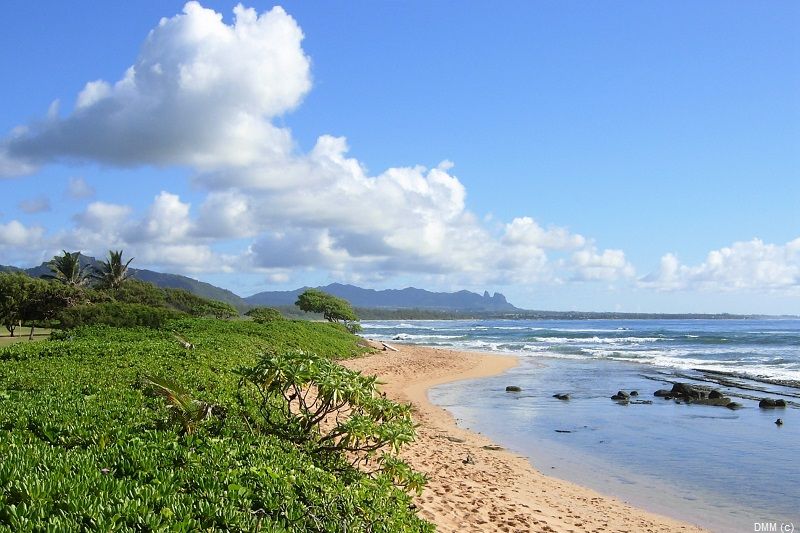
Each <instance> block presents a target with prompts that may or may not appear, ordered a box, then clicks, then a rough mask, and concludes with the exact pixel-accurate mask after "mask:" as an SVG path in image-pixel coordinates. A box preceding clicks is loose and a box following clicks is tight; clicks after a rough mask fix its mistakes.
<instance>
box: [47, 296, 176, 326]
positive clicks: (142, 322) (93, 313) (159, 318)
mask: <svg viewBox="0 0 800 533" xmlns="http://www.w3.org/2000/svg"><path fill="white" fill-rule="evenodd" d="M179 316H181V313H179V312H177V311H174V310H172V309H167V308H163V307H150V306H148V305H142V304H129V303H122V302H102V303H95V304H87V305H77V306H74V307H71V308H69V309H66V310H64V311H63V312H62V313H61V315H60V319H61V327H63V328H67V329H69V328H75V327H79V326H89V325H93V324H103V325H106V326H114V327H137V326H144V327H148V328H161V327H163V326H164V325H165V324H166V323H167V321H168V320H171V319H175V318H178V317H179Z"/></svg>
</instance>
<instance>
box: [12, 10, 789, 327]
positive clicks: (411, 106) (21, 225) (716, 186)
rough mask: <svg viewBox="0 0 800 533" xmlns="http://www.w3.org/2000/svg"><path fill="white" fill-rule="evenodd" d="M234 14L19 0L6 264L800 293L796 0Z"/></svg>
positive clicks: (542, 298) (725, 303)
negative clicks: (120, 264) (108, 261)
mask: <svg viewBox="0 0 800 533" xmlns="http://www.w3.org/2000/svg"><path fill="white" fill-rule="evenodd" d="M234 5H235V4H234V3H230V2H207V3H203V7H204V8H207V9H210V10H214V11H216V12H218V13H220V14H221V15H222V16H223V19H222V21H219V20H216V19H215V18H214V16H213V13H212V12H211V11H206V10H203V9H201V8H200V6H189V7H187V8H184V4H183V3H182V2H144V3H136V4H133V3H131V4H125V3H103V4H101V5H91V4H89V3H88V2H85V3H77V4H73V5H67V4H64V3H60V2H50V3H49V2H39V3H28V2H19V1H12V2H10V3H7V4H6V6H5V7H6V15H7V16H4V17H3V20H2V21H0V48H1V49H2V50H4V53H3V54H2V55H0V68H2V71H3V72H4V73H6V76H5V79H6V80H7V83H5V84H3V86H2V88H0V91H2V94H0V96H2V102H3V104H2V105H0V130H2V132H3V133H2V135H3V139H2V140H0V176H2V177H0V180H2V181H3V183H2V184H0V185H2V186H3V190H4V193H3V197H2V198H3V199H2V202H0V230H1V231H0V263H3V264H5V263H11V264H17V265H29V264H34V263H38V262H39V261H41V260H43V259H46V258H48V257H49V256H51V255H52V254H53V253H55V252H56V251H58V250H60V249H62V248H67V249H81V250H84V251H86V252H88V253H94V254H103V253H104V251H105V250H107V249H108V248H110V247H124V248H125V250H126V251H130V253H132V254H133V255H135V256H136V258H137V259H136V261H135V263H136V264H137V266H140V267H151V268H154V269H157V270H164V271H173V272H182V273H186V274H188V275H191V276H193V277H197V278H199V279H203V280H207V281H211V282H212V283H216V284H219V285H222V286H226V287H229V288H231V289H233V290H234V291H236V292H238V293H240V294H243V295H247V294H251V293H253V292H257V291H259V290H268V289H282V288H294V287H297V286H301V285H304V284H316V283H328V282H330V281H345V282H354V283H358V284H360V285H364V286H370V287H375V288H381V287H403V286H407V285H414V286H419V287H424V288H429V289H438V290H454V289H460V288H464V287H466V288H470V289H473V290H480V291H482V290H483V289H488V290H490V291H500V292H503V293H504V294H506V295H507V296H508V297H509V299H510V300H511V301H512V302H514V303H515V304H517V305H520V306H524V307H529V308H537V309H543V308H546V309H585V310H614V309H619V310H624V311H680V312H684V311H698V312H699V311H731V312H762V313H797V312H798V309H800V305H798V304H800V240H798V238H800V214H798V208H797V207H798V205H800V202H799V200H800V179H799V178H800V176H798V174H799V173H800V171H799V170H798V169H800V98H799V96H800V42H798V41H799V40H800V39H799V38H798V37H797V32H796V28H797V26H798V23H799V22H800V6H798V4H797V3H794V2H770V3H754V2H748V3H746V2H703V3H697V2H661V3H656V2H647V3H641V2H616V3H613V4H604V3H594V4H587V3H569V2H500V3H496V4H494V5H492V6H488V5H486V4H485V3H478V2H466V3H459V4H457V5H456V4H453V3H447V2H419V3H415V2H405V3H394V2H391V3H390V2H350V3H336V4H334V3H309V2H288V3H284V4H281V5H282V6H283V8H284V9H285V12H283V11H280V10H273V5H274V4H269V3H261V2H258V3H249V4H246V5H245V7H247V8H251V7H252V8H253V9H254V11H253V12H250V13H251V14H250V15H246V13H245V12H244V11H241V12H240V20H239V21H238V22H237V21H235V18H234V14H233V8H234ZM270 10H272V11H270ZM162 17H166V18H168V19H171V23H166V24H165V25H163V26H161V27H159V20H160V19H161V18H162ZM173 17H177V18H173ZM151 30H152V31H153V35H155V37H154V38H151V39H150V40H148V34H149V33H150V32H151ZM198 32H199V33H198ZM301 35H302V36H303V37H302V39H301ZM147 43H149V44H147ZM131 65H135V66H136V67H137V68H136V70H135V72H134V73H133V74H130V76H129V80H128V82H129V83H128V84H127V85H125V83H122V84H118V82H120V80H123V78H125V75H126V69H128V67H130V66H131ZM147 69H149V70H147ZM156 71H158V72H156ZM147 72H150V73H149V74H148V73H147ZM154 73H155V74H154ZM96 80H105V83H100V84H95V85H92V86H91V87H89V88H88V89H87V83H90V82H95V81H96ZM115 84H117V85H115ZM89 89H90V90H89ZM82 92H83V100H82V104H81V105H78V104H77V102H78V99H79V94H81V93H82ZM55 100H59V102H60V105H59V107H58V110H57V111H55V110H52V111H50V115H49V118H48V109H50V107H51V103H52V102H53V101H55ZM173 104H174V105H173ZM20 126H24V127H25V129H24V130H23V129H20V128H19V127H20ZM15 128H17V129H16V130H15ZM345 146H346V148H345ZM423 167H424V168H423Z"/></svg>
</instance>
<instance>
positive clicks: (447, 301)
mask: <svg viewBox="0 0 800 533" xmlns="http://www.w3.org/2000/svg"><path fill="white" fill-rule="evenodd" d="M81 264H82V265H84V266H90V267H95V268H96V267H98V266H99V262H98V261H97V259H95V258H94V257H89V256H85V255H81ZM130 270H131V277H133V278H136V279H139V280H142V281H147V282H149V283H152V284H153V285H156V286H157V287H169V288H175V289H184V290H187V291H189V292H191V293H192V294H196V295H197V296H202V297H203V298H208V299H211V300H219V301H220V302H226V303H229V304H231V305H232V306H234V307H235V308H236V309H238V310H239V311H245V310H247V309H250V308H251V307H255V306H270V307H280V306H294V302H295V301H296V300H297V296H298V295H300V293H302V292H303V291H304V290H306V289H308V287H302V288H300V289H296V290H293V291H267V292H260V293H258V294H254V295H252V296H249V297H247V298H242V297H241V296H238V295H237V294H234V293H233V292H231V291H229V290H227V289H222V288H220V287H216V286H214V285H211V284H210V283H205V282H203V281H198V280H196V279H192V278H189V277H186V276H181V275H179V274H167V273H163V272H155V271H153V270H146V269H139V268H131V269H130ZM3 271H22V272H25V273H26V274H28V275H29V276H32V277H35V278H38V277H41V276H43V275H45V274H50V273H51V272H50V267H49V266H48V265H47V263H42V264H41V265H39V266H37V267H33V268H27V269H19V268H17V267H12V266H3V265H0V272H3ZM318 288H319V289H320V290H323V291H325V292H328V293H330V294H333V295H334V296H338V297H340V298H344V299H345V300H347V301H349V302H350V303H351V304H352V305H353V306H354V307H360V308H370V309H421V310H434V311H455V312H491V313H503V312H508V313H514V312H519V311H522V310H521V309H518V308H516V307H514V306H513V305H511V304H510V303H508V302H507V301H506V297H505V296H503V295H502V294H500V293H494V295H489V293H488V292H484V293H483V295H480V294H477V293H474V292H469V291H458V292H430V291H426V290H424V289H415V288H413V287H409V288H406V289H399V290H398V289H387V290H381V291H376V290H374V289H362V288H361V287H356V286H355V285H343V284H341V283H332V284H330V285H327V286H325V287H318Z"/></svg>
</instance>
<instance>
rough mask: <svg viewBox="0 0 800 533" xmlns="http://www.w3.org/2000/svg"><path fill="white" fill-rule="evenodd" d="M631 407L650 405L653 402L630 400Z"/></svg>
mask: <svg viewBox="0 0 800 533" xmlns="http://www.w3.org/2000/svg"><path fill="white" fill-rule="evenodd" d="M630 403H632V404H633V405H651V404H652V403H653V400H631V402H630Z"/></svg>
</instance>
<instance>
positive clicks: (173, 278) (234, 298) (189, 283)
mask: <svg viewBox="0 0 800 533" xmlns="http://www.w3.org/2000/svg"><path fill="white" fill-rule="evenodd" d="M81 264H82V265H84V266H90V267H95V268H96V267H98V266H99V264H100V263H99V261H97V259H95V258H94V257H89V256H85V255H81ZM3 271H23V272H25V273H26V274H28V275H29V276H32V277H34V278H38V277H41V276H43V275H45V274H50V273H51V272H50V267H49V266H47V263H42V264H41V265H39V266H37V267H33V268H26V269H19V268H16V267H7V266H2V265H0V272H3ZM130 271H131V277H132V278H135V279H139V280H142V281H147V282H149V283H152V284H153V285H155V286H157V287H162V288H171V289H184V290H186V291H189V292H191V293H192V294H196V295H197V296H201V297H203V298H208V299H209V300H218V301H220V302H225V303H229V304H231V305H232V306H234V307H235V308H236V309H238V310H239V311H245V310H247V309H249V308H250V307H252V306H251V305H249V304H248V303H247V302H245V301H244V299H243V298H242V297H241V296H239V295H237V294H234V293H232V292H231V291H229V290H227V289H222V288H220V287H216V286H214V285H211V284H210V283H206V282H204V281H198V280H196V279H192V278H189V277H186V276H181V275H179V274H165V273H163V272H155V271H153V270H146V269H140V268H131V269H130ZM292 303H294V302H292Z"/></svg>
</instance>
